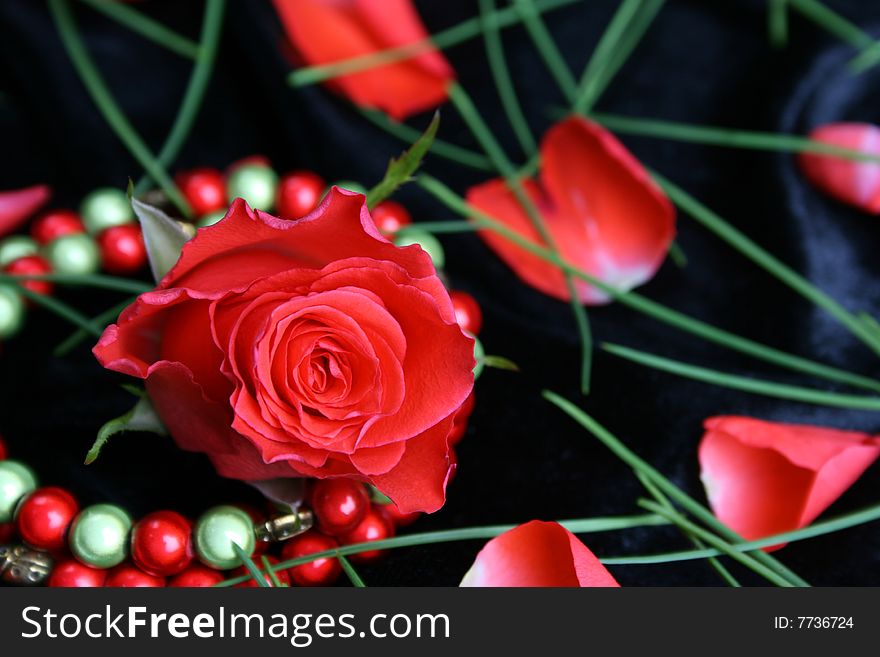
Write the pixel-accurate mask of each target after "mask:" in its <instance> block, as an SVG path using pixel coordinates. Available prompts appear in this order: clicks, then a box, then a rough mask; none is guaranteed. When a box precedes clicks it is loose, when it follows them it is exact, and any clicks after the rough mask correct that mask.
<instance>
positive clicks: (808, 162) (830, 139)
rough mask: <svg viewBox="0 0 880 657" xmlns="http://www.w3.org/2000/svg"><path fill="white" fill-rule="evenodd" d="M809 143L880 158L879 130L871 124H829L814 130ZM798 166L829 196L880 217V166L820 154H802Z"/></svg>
mask: <svg viewBox="0 0 880 657" xmlns="http://www.w3.org/2000/svg"><path fill="white" fill-rule="evenodd" d="M810 139H813V140H815V141H819V142H822V143H823V144H830V145H832V146H840V147H841V148H850V149H853V150H856V151H861V152H863V153H866V154H869V155H880V128H878V127H877V126H875V125H871V124H870V123H829V124H826V125H823V126H820V127H818V128H816V129H815V130H813V131H812V132H811V133H810ZM798 163H799V164H800V166H801V170H802V171H803V173H804V175H805V176H806V177H807V179H808V180H809V181H810V182H811V183H813V184H814V185H815V186H816V187H818V188H819V189H820V190H822V191H823V192H825V193H826V194H828V195H829V196H833V197H834V198H836V199H837V200H838V201H843V202H844V203H848V204H849V205H852V206H855V207H857V208H859V209H861V210H864V211H865V212H869V213H871V214H880V164H876V163H874V162H859V161H857V160H845V159H843V158H840V157H834V156H831V155H819V154H817V153H801V155H800V156H799V157H798Z"/></svg>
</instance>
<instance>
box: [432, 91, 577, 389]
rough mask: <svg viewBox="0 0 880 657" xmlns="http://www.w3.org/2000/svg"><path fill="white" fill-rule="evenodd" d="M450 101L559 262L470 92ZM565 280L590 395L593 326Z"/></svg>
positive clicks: (455, 93)
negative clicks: (591, 329) (591, 327)
mask: <svg viewBox="0 0 880 657" xmlns="http://www.w3.org/2000/svg"><path fill="white" fill-rule="evenodd" d="M449 99H450V100H451V101H452V104H453V105H454V106H455V108H456V109H457V110H458V112H459V114H460V115H461V117H462V119H463V120H464V122H465V123H466V124H467V125H468V128H469V129H470V130H471V132H472V133H473V135H474V137H475V138H476V140H477V141H478V142H480V145H481V146H482V147H483V150H484V151H485V152H486V155H488V156H489V159H490V160H491V161H492V163H493V164H494V166H495V168H496V169H497V170H498V172H499V173H500V174H501V175H502V177H503V178H504V179H505V181H506V182H507V186H508V188H509V189H510V190H511V192H513V194H514V196H515V197H516V199H517V201H518V202H519V204H520V206H522V208H523V210H524V212H525V213H526V215H527V216H528V219H529V222H530V223H531V224H532V226H534V228H535V230H536V231H537V232H538V234H539V235H540V236H541V239H542V240H543V241H544V243H545V244H546V245H547V248H548V249H549V250H550V251H551V252H552V253H553V254H554V256H556V257H557V258H558V253H559V248H558V246H557V245H556V241H555V240H554V239H553V235H552V234H551V233H550V231H549V230H548V228H547V225H546V223H545V222H544V219H543V218H542V217H541V213H540V212H539V211H538V209H537V208H536V207H535V204H534V203H532V200H531V198H529V196H528V194H526V191H525V188H524V187H523V185H522V180H521V179H520V178H519V176H518V174H517V171H516V168H515V167H514V166H513V163H512V162H511V161H510V160H509V159H508V158H507V154H506V153H505V152H504V149H503V148H501V145H500V144H499V143H498V141H497V140H496V139H495V136H494V135H493V134H492V131H491V130H490V129H489V126H488V125H487V124H486V122H485V121H484V120H483V118H482V117H481V116H480V114H479V112H478V111H477V108H476V106H475V105H474V103H473V101H472V100H471V98H470V96H468V95H467V92H466V91H465V90H464V89H463V88H462V87H461V86H460V85H459V84H457V83H454V84H452V85H450V88H449ZM563 274H564V277H565V286H566V288H567V290H568V295H569V299H570V301H569V305H570V307H571V309H572V313H573V314H574V319H575V325H576V327H577V331H578V336H579V338H580V343H581V392H582V393H583V394H587V393H588V392H589V390H590V373H591V371H592V364H593V337H592V333H591V331H590V322H589V319H588V318H587V311H586V309H585V308H584V305H583V303H582V302H581V299H580V295H579V293H578V291H577V287H576V286H575V282H574V278H573V276H572V275H571V273H570V272H563Z"/></svg>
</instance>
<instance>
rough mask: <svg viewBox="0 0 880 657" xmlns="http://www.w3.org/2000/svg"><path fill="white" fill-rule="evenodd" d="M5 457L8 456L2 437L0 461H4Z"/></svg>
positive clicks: (0, 440)
mask: <svg viewBox="0 0 880 657" xmlns="http://www.w3.org/2000/svg"><path fill="white" fill-rule="evenodd" d="M7 456H9V451H8V450H7V449H6V443H5V442H3V437H2V436H0V461H2V460H4V459H5V458H6V457H7Z"/></svg>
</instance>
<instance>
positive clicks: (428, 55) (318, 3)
mask: <svg viewBox="0 0 880 657" xmlns="http://www.w3.org/2000/svg"><path fill="white" fill-rule="evenodd" d="M273 2H274V4H275V9H276V11H277V12H278V15H279V16H280V18H281V22H282V24H283V25H284V30H285V31H286V33H287V36H288V38H289V39H290V41H291V43H292V44H293V47H294V49H295V50H296V52H297V54H298V55H299V56H300V57H301V58H302V59H303V60H304V61H305V62H306V63H307V64H309V65H312V66H316V65H321V64H332V63H334V62H339V61H343V60H346V59H351V58H353V57H359V56H362V55H369V54H373V53H377V52H381V51H383V50H388V49H390V48H398V47H400V46H406V45H409V44H413V43H418V42H422V41H425V40H426V39H428V37H429V35H428V31H427V30H426V29H425V26H424V25H423V24H422V21H421V19H420V18H419V15H418V13H417V12H416V9H415V7H414V6H413V4H412V2H411V1H410V0H273ZM454 79H455V72H454V71H453V70H452V67H451V66H450V65H449V62H447V61H446V58H445V57H444V56H443V55H442V54H441V53H440V51H439V50H437V49H436V48H434V47H433V46H430V45H428V46H427V47H425V48H420V49H419V51H418V54H417V55H416V56H414V57H410V58H408V59H405V60H399V61H396V62H392V63H390V64H383V65H381V66H376V67H374V68H369V69H365V70H361V71H358V72H356V73H351V74H348V75H343V76H340V77H336V78H333V79H332V80H331V81H330V82H329V83H328V84H329V85H330V86H332V87H334V88H335V89H337V90H338V91H340V92H342V93H343V94H344V95H346V96H348V97H349V98H350V99H351V100H352V102H354V103H355V104H356V105H358V106H360V107H363V108H367V109H380V110H382V111H384V112H386V113H387V114H389V115H390V116H391V117H392V118H394V119H397V120H401V119H405V118H406V117H407V116H410V115H412V114H417V113H419V112H421V111H424V110H428V109H431V108H433V107H436V106H437V105H440V104H442V103H443V102H445V101H446V97H447V91H446V89H447V85H448V84H449V83H450V82H451V81H452V80H454Z"/></svg>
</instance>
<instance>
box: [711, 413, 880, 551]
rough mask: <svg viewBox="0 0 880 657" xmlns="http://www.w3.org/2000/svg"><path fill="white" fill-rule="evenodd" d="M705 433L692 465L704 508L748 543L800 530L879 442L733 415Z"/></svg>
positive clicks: (873, 454)
mask: <svg viewBox="0 0 880 657" xmlns="http://www.w3.org/2000/svg"><path fill="white" fill-rule="evenodd" d="M705 427H706V433H705V435H704V436H703V440H702V442H701V443H700V451H699V459H700V467H701V477H702V479H703V482H704V484H705V486H706V491H707V495H708V498H709V502H710V505H711V506H712V510H713V511H714V512H715V515H716V516H717V517H718V519H719V520H721V521H722V522H723V523H724V524H726V525H727V526H729V527H730V528H731V529H733V530H734V531H735V532H737V533H738V534H740V535H741V536H743V537H744V538H746V539H749V540H751V539H758V538H762V537H765V536H771V535H773V534H779V533H782V532H786V531H790V530H794V529H798V528H801V527H805V526H807V525H808V524H810V523H811V522H812V521H813V520H815V519H816V517H818V516H819V515H820V514H821V513H822V512H823V511H824V510H825V509H826V508H828V506H830V505H831V504H832V503H833V502H834V501H835V500H836V499H837V498H838V497H840V495H842V494H843V493H844V492H845V491H846V490H847V489H848V488H849V487H850V486H852V484H853V483H855V481H856V480H857V479H858V478H859V477H860V476H861V474H862V473H863V472H864V471H865V470H866V469H867V468H868V467H869V466H870V465H871V464H872V463H873V462H874V461H875V460H876V459H877V457H878V456H880V440H878V439H877V438H873V437H871V436H869V435H868V434H865V433H859V432H855V431H840V430H837V429H826V428H822V427H814V426H809V425H794V424H781V423H776V422H765V421H762V420H756V419H752V418H747V417H734V416H723V417H714V418H710V419H708V420H706V422H705ZM777 547H779V546H777Z"/></svg>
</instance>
